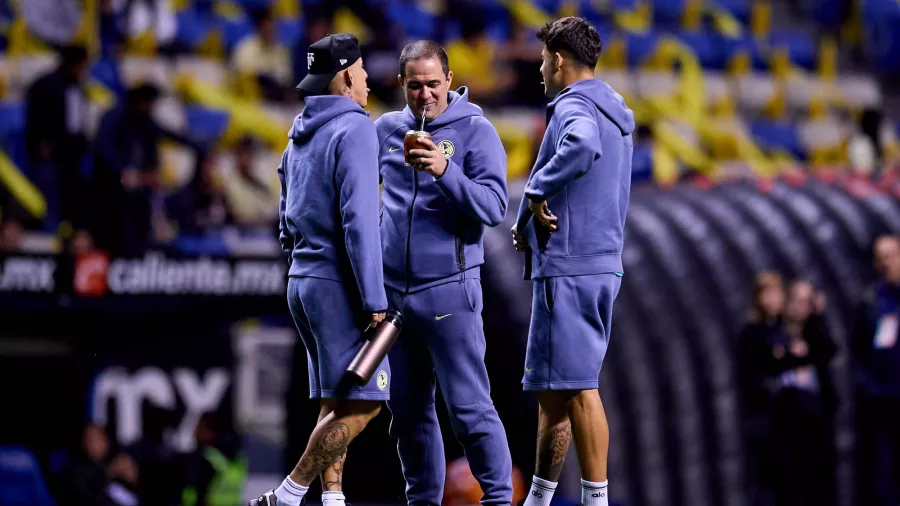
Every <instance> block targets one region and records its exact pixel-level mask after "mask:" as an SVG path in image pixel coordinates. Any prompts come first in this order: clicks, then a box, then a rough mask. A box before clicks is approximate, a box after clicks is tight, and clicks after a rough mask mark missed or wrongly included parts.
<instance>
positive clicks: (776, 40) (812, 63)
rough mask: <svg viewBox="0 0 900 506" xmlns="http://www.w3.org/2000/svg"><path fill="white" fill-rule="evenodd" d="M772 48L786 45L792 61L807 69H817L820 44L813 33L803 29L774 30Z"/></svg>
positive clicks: (770, 42) (771, 41) (770, 41)
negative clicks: (802, 30)
mask: <svg viewBox="0 0 900 506" xmlns="http://www.w3.org/2000/svg"><path fill="white" fill-rule="evenodd" d="M769 45H770V47H771V48H772V49H775V48H778V47H785V48H787V50H788V55H789V56H790V58H791V62H793V63H794V64H795V65H798V66H800V67H803V68H806V69H815V67H816V63H817V60H818V58H817V55H818V46H817V44H816V41H815V39H814V38H813V37H812V35H810V34H808V33H805V32H801V31H790V32H773V33H772V34H771V36H770V38H769Z"/></svg>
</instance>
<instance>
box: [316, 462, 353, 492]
mask: <svg viewBox="0 0 900 506" xmlns="http://www.w3.org/2000/svg"><path fill="white" fill-rule="evenodd" d="M345 460H347V454H346V453H345V454H343V455H341V456H340V458H339V459H337V460H336V461H334V464H332V465H331V470H332V471H334V474H335V476H337V478H336V479H335V481H325V474H324V472H323V474H322V491H323V492H331V491H334V492H339V491H340V490H341V485H342V484H343V482H344V461H345ZM326 469H327V468H326Z"/></svg>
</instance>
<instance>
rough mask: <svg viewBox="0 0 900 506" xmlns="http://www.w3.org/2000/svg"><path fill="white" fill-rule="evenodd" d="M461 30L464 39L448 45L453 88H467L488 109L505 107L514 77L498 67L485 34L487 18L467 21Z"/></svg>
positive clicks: (474, 100)
mask: <svg viewBox="0 0 900 506" xmlns="http://www.w3.org/2000/svg"><path fill="white" fill-rule="evenodd" d="M460 27H461V31H462V33H461V37H460V38H459V39H458V40H455V41H453V42H450V43H449V44H448V45H447V58H448V59H449V60H450V66H451V67H452V68H453V77H454V79H453V84H454V87H459V86H466V87H467V88H468V89H469V100H472V101H473V102H478V103H483V104H485V105H489V106H490V105H497V104H499V103H502V101H503V99H504V98H505V97H504V95H505V93H506V91H507V90H508V89H509V88H510V86H511V85H512V84H513V82H514V77H513V76H512V75H511V74H510V73H509V72H507V71H505V69H504V68H502V67H501V66H500V65H499V64H500V61H499V60H498V58H496V53H497V51H496V47H495V45H494V43H493V42H492V41H491V40H490V39H489V38H488V36H487V34H486V33H485V32H484V30H485V22H484V18H483V17H480V16H471V17H465V18H463V19H462V20H461V21H460ZM538 68H540V65H538ZM535 72H537V73H538V75H540V73H539V71H538V70H535Z"/></svg>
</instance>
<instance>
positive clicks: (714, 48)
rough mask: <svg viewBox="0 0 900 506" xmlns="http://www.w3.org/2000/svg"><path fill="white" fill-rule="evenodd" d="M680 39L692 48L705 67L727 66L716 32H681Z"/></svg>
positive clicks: (717, 67) (719, 67) (718, 67)
mask: <svg viewBox="0 0 900 506" xmlns="http://www.w3.org/2000/svg"><path fill="white" fill-rule="evenodd" d="M678 39H679V40H680V41H681V42H683V43H684V44H685V45H687V46H688V47H690V48H691V50H692V51H693V52H694V54H695V55H697V59H698V60H699V61H700V65H702V66H703V68H705V69H721V68H723V67H724V66H725V55H724V53H723V51H722V47H721V46H720V45H719V44H717V39H718V37H717V36H715V35H714V34H712V33H710V32H707V31H700V32H696V33H692V32H679V34H678Z"/></svg>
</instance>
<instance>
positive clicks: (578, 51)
mask: <svg viewBox="0 0 900 506" xmlns="http://www.w3.org/2000/svg"><path fill="white" fill-rule="evenodd" d="M537 38H538V40H539V41H541V42H543V43H544V44H545V45H546V46H547V50H548V51H550V52H551V53H555V52H557V51H566V52H568V53H570V54H571V55H572V56H574V57H575V60H576V61H578V62H579V63H581V64H582V65H585V66H587V67H590V68H591V69H593V68H594V67H596V66H597V62H598V61H599V60H600V52H601V51H603V42H601V41H600V34H599V33H597V29H596V28H594V25H592V24H591V23H589V22H588V21H587V20H585V19H584V18H579V17H575V16H569V17H565V18H561V19H557V20H556V21H551V22H549V23H547V24H545V25H544V26H542V27H541V29H540V30H539V31H538V33H537Z"/></svg>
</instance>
